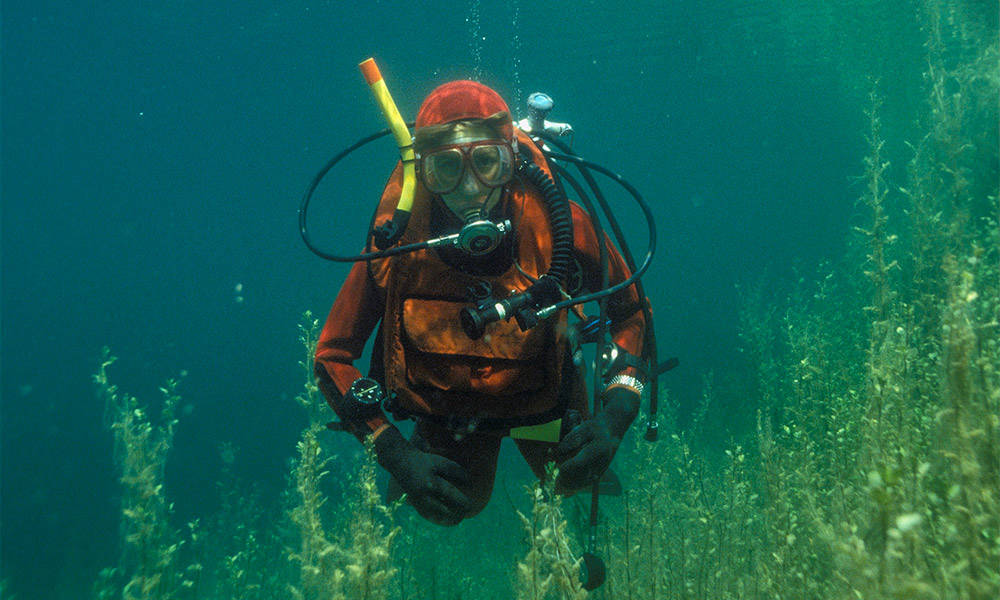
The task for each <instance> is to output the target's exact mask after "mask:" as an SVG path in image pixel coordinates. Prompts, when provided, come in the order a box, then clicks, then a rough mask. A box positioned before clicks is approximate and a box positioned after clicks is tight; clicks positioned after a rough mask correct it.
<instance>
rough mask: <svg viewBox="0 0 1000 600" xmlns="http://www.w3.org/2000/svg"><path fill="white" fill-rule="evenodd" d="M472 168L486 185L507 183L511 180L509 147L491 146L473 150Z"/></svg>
mask: <svg viewBox="0 0 1000 600" xmlns="http://www.w3.org/2000/svg"><path fill="white" fill-rule="evenodd" d="M471 159H472V168H473V169H475V170H476V173H477V174H478V175H479V177H480V178H481V179H482V181H483V183H485V184H486V185H490V186H493V185H499V184H502V183H506V181H507V180H508V179H509V178H510V171H511V160H510V152H509V150H508V148H507V146H503V145H500V144H489V145H483V146H476V147H475V148H473V149H472V156H471Z"/></svg>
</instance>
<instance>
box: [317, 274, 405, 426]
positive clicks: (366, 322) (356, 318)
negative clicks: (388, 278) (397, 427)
mask: <svg viewBox="0 0 1000 600" xmlns="http://www.w3.org/2000/svg"><path fill="white" fill-rule="evenodd" d="M384 312H385V301H384V299H383V298H382V296H381V294H380V293H379V290H378V289H377V288H376V287H375V284H374V283H373V282H372V280H371V278H370V277H369V276H368V270H367V265H366V263H364V262H356V263H354V266H353V267H352V268H351V271H350V273H348V275H347V279H346V280H345V281H344V285H343V286H342V287H341V288H340V293H338V294H337V299H336V301H334V303H333V307H332V308H331V309H330V314H329V316H328V317H327V319H326V324H324V325H323V331H322V332H321V333H320V336H319V340H318V341H317V344H316V356H315V359H316V362H315V373H316V380H317V383H318V385H319V388H320V390H321V391H322V392H323V395H324V396H325V397H326V401H327V404H329V405H330V408H332V409H333V411H334V412H335V413H336V414H337V416H338V417H340V418H341V420H342V421H344V422H345V424H347V426H348V428H349V429H350V431H351V433H353V434H354V435H355V436H357V437H358V439H364V437H365V436H366V435H368V434H372V433H378V432H381V431H382V430H383V429H384V426H385V425H386V424H387V423H388V422H389V421H388V419H386V417H385V415H383V414H381V413H380V414H378V415H376V416H375V417H372V418H370V419H368V420H367V421H365V422H360V423H354V422H351V421H350V420H349V419H345V414H347V412H346V411H345V410H344V409H343V404H344V395H345V394H346V393H347V390H348V389H350V387H351V384H352V383H354V380H356V379H357V378H358V377H361V372H360V371H358V369H357V368H355V367H354V364H353V363H354V361H355V360H357V359H358V358H359V357H360V356H361V353H362V351H363V350H364V347H365V342H367V341H368V338H369V337H370V336H371V333H372V331H373V330H374V329H375V326H376V325H377V324H378V322H379V320H380V319H381V318H382V314H383V313H384Z"/></svg>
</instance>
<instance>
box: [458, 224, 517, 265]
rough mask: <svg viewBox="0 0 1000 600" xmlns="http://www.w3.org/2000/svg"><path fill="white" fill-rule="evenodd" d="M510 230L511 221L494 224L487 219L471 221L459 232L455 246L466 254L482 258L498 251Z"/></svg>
mask: <svg viewBox="0 0 1000 600" xmlns="http://www.w3.org/2000/svg"><path fill="white" fill-rule="evenodd" d="M508 230H510V221H504V222H503V223H494V222H493V221H490V220H487V219H478V220H475V221H470V222H468V223H466V224H465V226H464V227H462V230H461V231H459V232H458V239H456V240H455V245H456V246H458V248H459V249H461V250H462V251H464V252H465V253H466V254H469V255H472V256H482V255H484V254H489V253H490V252H493V251H494V250H496V247H497V246H499V245H500V242H501V241H502V240H503V236H504V233H506V232H507V231H508Z"/></svg>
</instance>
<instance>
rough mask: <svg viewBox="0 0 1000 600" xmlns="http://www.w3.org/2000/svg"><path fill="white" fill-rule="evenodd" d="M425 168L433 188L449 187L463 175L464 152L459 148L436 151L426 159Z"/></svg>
mask: <svg viewBox="0 0 1000 600" xmlns="http://www.w3.org/2000/svg"><path fill="white" fill-rule="evenodd" d="M424 169H425V171H426V176H427V179H428V181H429V182H430V183H431V184H432V187H433V188H435V189H443V188H447V187H449V186H451V185H453V184H454V183H455V182H456V181H458V179H459V178H460V177H461V176H462V152H461V151H460V150H458V149H457V148H451V149H449V150H442V151H440V152H435V153H434V154H431V155H429V156H427V158H425V159H424Z"/></svg>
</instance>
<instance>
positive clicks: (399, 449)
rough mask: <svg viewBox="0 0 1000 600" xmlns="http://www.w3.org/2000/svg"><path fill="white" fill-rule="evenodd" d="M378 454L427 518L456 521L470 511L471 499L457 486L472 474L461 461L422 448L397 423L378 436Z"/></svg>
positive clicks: (436, 520)
mask: <svg viewBox="0 0 1000 600" xmlns="http://www.w3.org/2000/svg"><path fill="white" fill-rule="evenodd" d="M375 454H376V456H377V457H378V462H379V464H380V465H382V466H383V467H384V468H385V470H386V471H389V473H390V474H391V475H392V476H393V477H395V478H396V481H397V482H399V486H400V487H401V488H402V489H403V491H404V492H406V497H407V501H408V502H409V503H410V504H412V505H413V507H414V508H416V509H417V512H418V513H420V516H422V517H424V518H425V519H427V520H428V521H432V522H434V523H437V524H439V525H455V524H457V523H458V522H459V521H461V520H462V518H463V517H464V516H465V515H467V514H468V513H469V512H470V510H471V506H472V502H471V500H470V499H469V497H468V496H466V495H465V494H464V493H462V491H461V490H460V489H459V487H458V486H461V485H467V484H468V483H469V474H468V473H466V471H465V469H463V468H462V467H461V466H460V465H459V464H458V463H456V462H454V461H451V460H448V459H447V458H444V457H443V456H438V455H436V454H430V453H428V452H423V451H421V450H420V449H418V448H417V447H416V446H414V445H413V444H411V443H410V442H409V441H407V440H406V439H405V438H404V437H403V435H402V434H401V433H400V432H399V430H398V429H396V428H395V427H390V428H389V429H387V430H386V431H384V432H382V434H381V435H380V436H378V438H376V439H375Z"/></svg>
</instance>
